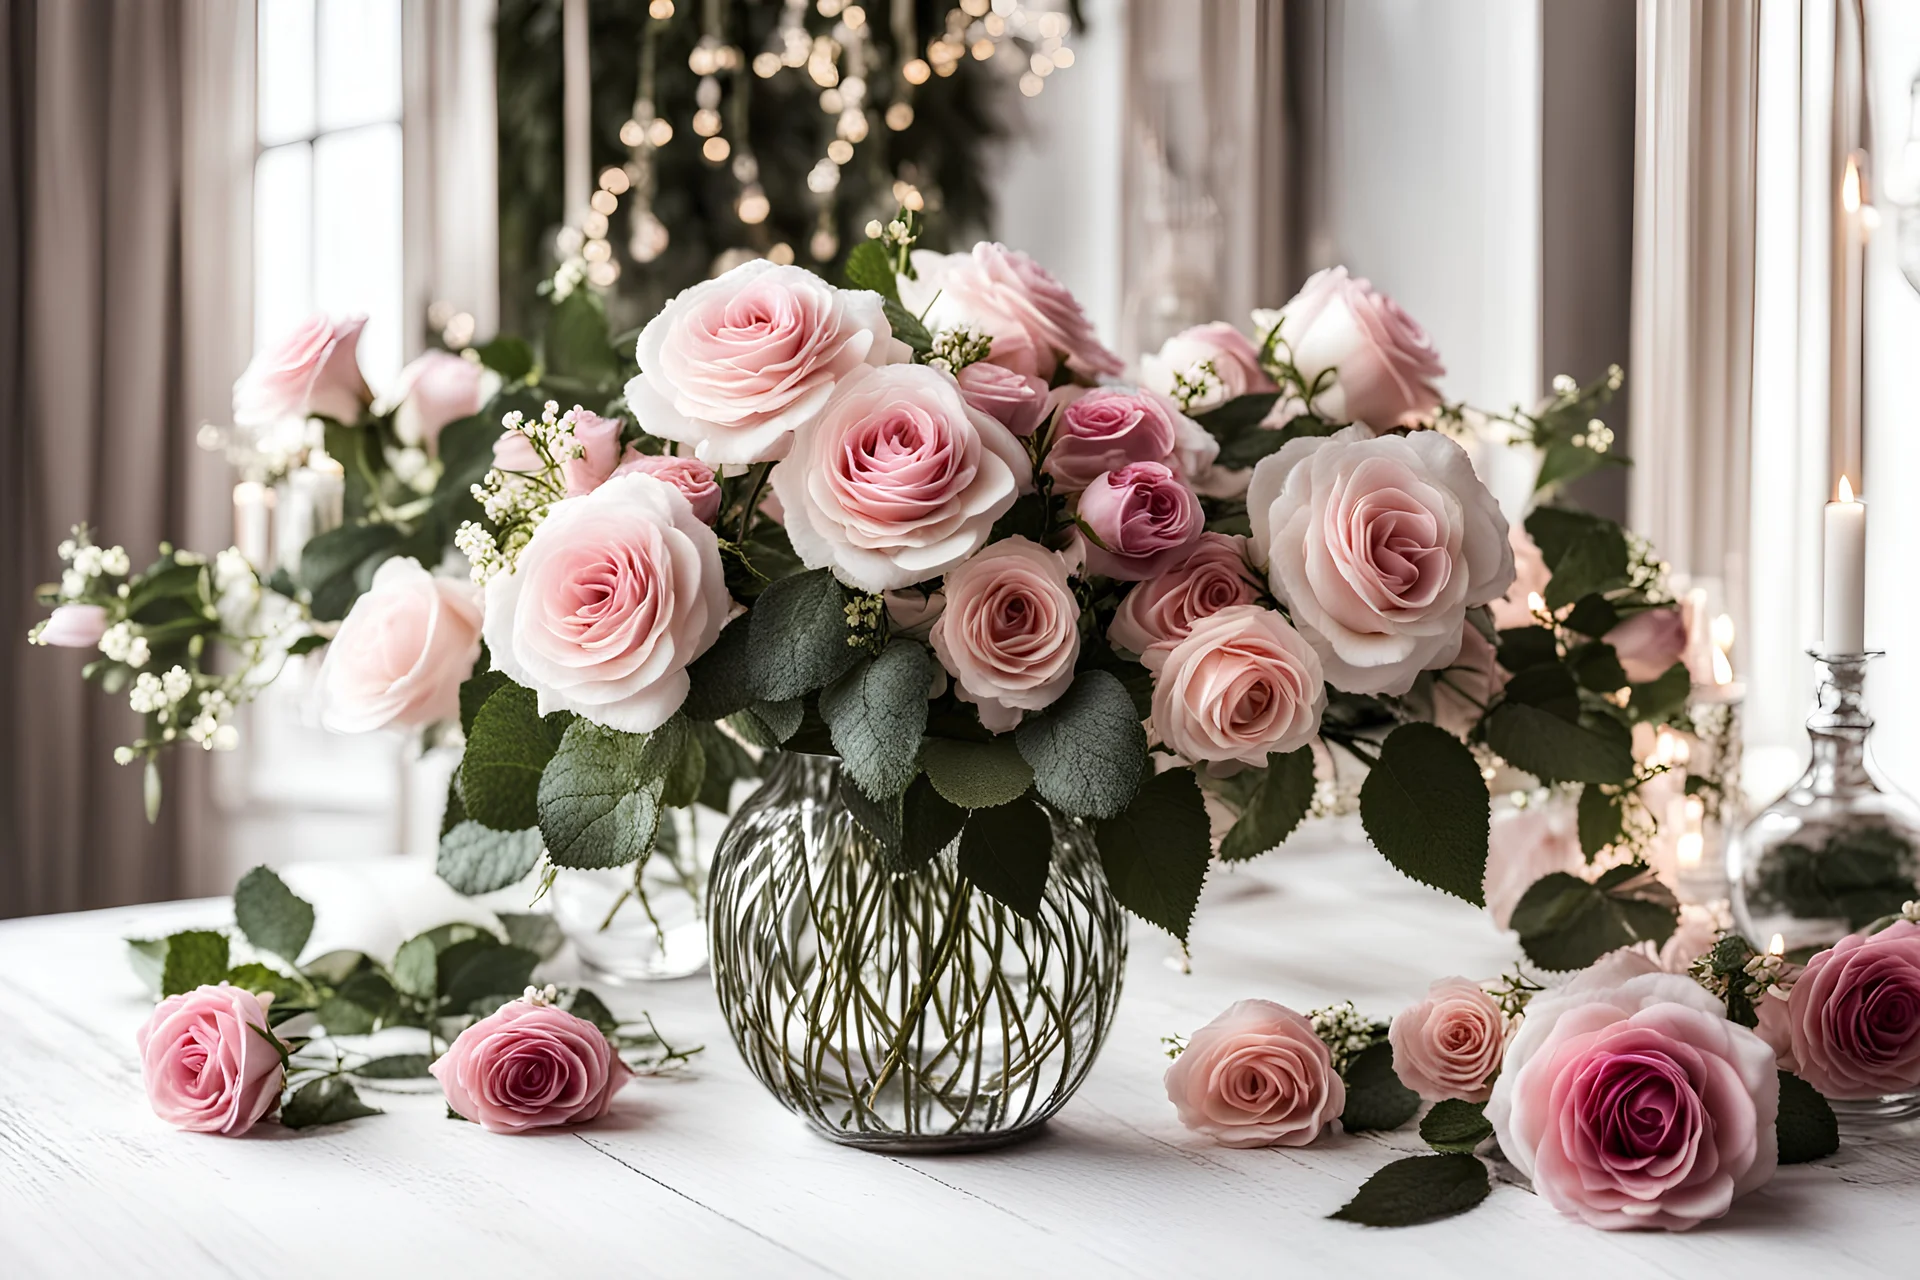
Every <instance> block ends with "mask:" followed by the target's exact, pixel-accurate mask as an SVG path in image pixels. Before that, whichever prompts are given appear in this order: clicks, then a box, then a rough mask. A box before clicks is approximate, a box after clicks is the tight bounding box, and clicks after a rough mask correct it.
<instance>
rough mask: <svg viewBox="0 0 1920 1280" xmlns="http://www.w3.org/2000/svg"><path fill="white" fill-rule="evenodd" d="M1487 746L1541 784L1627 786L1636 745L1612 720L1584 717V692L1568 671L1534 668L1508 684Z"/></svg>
mask: <svg viewBox="0 0 1920 1280" xmlns="http://www.w3.org/2000/svg"><path fill="white" fill-rule="evenodd" d="M1487 745H1488V746H1491V747H1492V748H1493V749H1494V750H1495V751H1497V752H1499V753H1500V755H1501V756H1502V757H1504V758H1505V759H1506V760H1507V762H1508V763H1509V764H1511V765H1513V766H1514V767H1515V768H1517V769H1524V770H1526V771H1527V772H1528V773H1531V774H1533V775H1534V776H1535V777H1537V778H1539V779H1540V780H1541V781H1542V782H1549V783H1552V782H1611V783H1619V782H1625V781H1626V780H1627V779H1628V778H1630V777H1632V776H1633V741H1632V734H1631V733H1630V732H1629V731H1628V729H1627V727H1626V726H1625V725H1623V724H1621V723H1620V722H1619V721H1617V720H1614V719H1612V718H1611V717H1609V716H1601V715H1590V716H1585V717H1583V716H1582V715H1581V711H1580V691H1579V689H1578V687H1577V686H1576V685H1575V684H1574V680H1573V675H1572V673H1571V672H1569V671H1568V670H1567V669H1566V668H1565V667H1560V666H1539V667H1529V668H1528V669H1527V670H1525V671H1521V672H1518V673H1517V674H1515V676H1514V677H1513V679H1511V680H1509V681H1508V682H1507V687H1506V689H1505V690H1504V692H1503V694H1502V697H1501V700H1500V704H1499V705H1498V706H1496V707H1495V708H1494V709H1493V711H1492V713H1491V714H1489V715H1488V717H1487Z"/></svg>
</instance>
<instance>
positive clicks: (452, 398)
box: [393, 351, 487, 453]
mask: <svg viewBox="0 0 1920 1280" xmlns="http://www.w3.org/2000/svg"><path fill="white" fill-rule="evenodd" d="M486 376H487V371H486V369H485V368H484V367H482V365H481V364H480V362H479V361H478V360H468V359H465V358H464V357H461V356H456V355H454V354H453V353H452V352H449V351H429V352H427V353H425V354H424V355H422V356H421V357H420V358H419V359H418V360H415V361H414V362H413V363H412V364H410V365H408V366H407V367H406V368H404V369H402V370H401V371H400V380H399V383H398V385H397V386H396V387H395V388H394V398H395V399H396V400H398V402H399V403H398V404H397V405H396V406H395V408H394V411H393V434H394V435H396V436H398V437H399V438H400V442H401V443H402V444H412V445H419V446H420V447H421V448H423V449H425V450H426V451H427V452H428V453H435V452H437V451H438V449H439V445H440V431H441V429H442V428H444V427H445V426H446V425H447V424H448V423H449V422H458V421H459V420H460V419H462V418H470V417H472V416H473V415H474V414H476V413H478V412H480V404H481V401H482V399H483V398H484V397H483V396H482V395H481V390H482V384H483V383H484V382H485V381H486Z"/></svg>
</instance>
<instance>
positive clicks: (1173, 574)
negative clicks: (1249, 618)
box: [1107, 533, 1266, 654]
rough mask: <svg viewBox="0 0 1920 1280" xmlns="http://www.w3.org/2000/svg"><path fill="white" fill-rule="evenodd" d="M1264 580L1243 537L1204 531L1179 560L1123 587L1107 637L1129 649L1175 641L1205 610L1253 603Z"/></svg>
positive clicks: (1142, 649) (1137, 651) (1210, 611)
mask: <svg viewBox="0 0 1920 1280" xmlns="http://www.w3.org/2000/svg"><path fill="white" fill-rule="evenodd" d="M1265 586H1266V584H1265V583H1264V582H1262V581H1261V580H1260V575H1259V573H1258V572H1256V571H1255V570H1254V568H1253V567H1252V566H1251V565H1250V564H1248V563H1247V540H1246V539H1245V538H1235V537H1230V536H1228V535H1227V534H1224V533H1203V534H1201V535H1200V538H1199V541H1197V542H1195V543H1194V544H1193V546H1192V547H1191V548H1189V549H1188V551H1187V553H1186V555H1185V556H1184V557H1182V558H1181V559H1180V560H1179V561H1178V562H1176V563H1175V564H1173V565H1172V566H1171V567H1169V568H1168V569H1167V570H1166V571H1165V572H1163V573H1160V574H1158V575H1156V576H1155V577H1152V578H1149V579H1148V580H1147V581H1145V582H1142V583H1141V584H1140V585H1139V586H1137V587H1135V588H1134V589H1133V590H1131V591H1129V592H1127V595H1126V599H1124V600H1122V601H1121V602H1120V608H1119V610H1118V611H1117V612H1116V613H1115V614H1114V615H1113V625H1112V626H1111V627H1109V628H1108V629H1107V638H1108V639H1109V640H1111V641H1112V642H1113V643H1114V644H1115V645H1117V646H1118V647H1120V648H1122V649H1125V650H1127V651H1128V652H1129V653H1133V654H1143V653H1145V652H1146V651H1147V650H1148V649H1149V648H1151V647H1153V646H1154V645H1170V644H1175V643H1177V642H1179V641H1180V640H1183V639H1185V638H1186V635H1187V632H1189V631H1191V630H1192V629H1193V624H1194V623H1196V622H1198V621H1199V620H1200V619H1202V618H1204V617H1207V616H1208V615H1209V614H1215V613H1218V612H1220V610H1222V609H1226V608H1229V607H1231V606H1233V605H1236V604H1253V603H1254V602H1255V601H1257V600H1259V598H1260V593H1261V591H1262V589H1263V588H1264V587H1265Z"/></svg>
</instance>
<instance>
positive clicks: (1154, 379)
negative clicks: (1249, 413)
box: [1140, 320, 1276, 413]
mask: <svg viewBox="0 0 1920 1280" xmlns="http://www.w3.org/2000/svg"><path fill="white" fill-rule="evenodd" d="M1179 378H1185V379H1186V380H1187V382H1188V383H1189V384H1190V385H1191V384H1195V383H1198V384H1200V385H1202V386H1204V387H1205V390H1203V391H1202V392H1201V393H1200V394H1199V395H1197V396H1195V397H1193V399H1192V400H1190V401H1188V402H1187V409H1188V411H1189V412H1192V413H1203V412H1205V411H1206V410H1208V409H1217V408H1219V407H1220V406H1221V405H1223V404H1225V403H1226V402H1227V401H1229V400H1234V399H1238V398H1239V397H1241V396H1245V395H1253V394H1255V393H1257V392H1262V391H1272V390H1275V389H1276V388H1275V385H1274V381H1273V379H1272V378H1271V377H1269V376H1267V371H1266V370H1265V369H1263V368H1261V367H1260V350H1259V348H1257V347H1255V346H1254V345H1253V343H1252V342H1250V341H1249V340H1248V339H1247V335H1246V334H1244V333H1241V332H1240V331H1239V330H1238V329H1236V328H1234V327H1233V326H1232V325H1230V324H1228V323H1227V322H1226V321H1224V320H1215V321H1214V322H1213V323H1211V324H1197V325H1195V326H1193V327H1192V328H1191V329H1185V330H1182V331H1181V332H1179V333H1176V334H1174V335H1173V336H1172V337H1171V338H1168V339H1167V340H1166V341H1165V342H1163V343H1161V344H1160V350H1159V351H1157V352H1155V353H1154V354H1152V355H1150V356H1143V357H1141V359H1140V381H1141V383H1142V384H1143V385H1145V386H1147V387H1150V388H1152V389H1153V390H1155V391H1158V392H1159V393H1160V394H1161V395H1163V396H1172V395H1173V394H1174V391H1175V384H1176V381H1177V380H1178V379H1179Z"/></svg>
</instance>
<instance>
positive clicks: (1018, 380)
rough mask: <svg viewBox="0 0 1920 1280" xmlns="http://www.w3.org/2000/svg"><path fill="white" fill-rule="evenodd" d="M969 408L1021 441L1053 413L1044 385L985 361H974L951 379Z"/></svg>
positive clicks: (1041, 381) (1025, 375) (1037, 428)
mask: <svg viewBox="0 0 1920 1280" xmlns="http://www.w3.org/2000/svg"><path fill="white" fill-rule="evenodd" d="M954 378H955V380H956V381H958V382H959V384H960V394H961V395H962V396H964V397H965V398H966V401H967V403H968V404H969V405H971V406H972V407H974V408H975V409H978V410H979V411H980V412H982V413H984V414H986V415H987V416H988V417H989V418H992V419H993V420H994V421H996V422H998V423H999V424H1000V425H1001V426H1003V427H1005V428H1006V429H1007V430H1009V431H1011V432H1013V434H1015V435H1017V436H1019V437H1021V438H1022V439H1025V438H1026V437H1028V436H1030V435H1032V434H1033V433H1034V432H1035V431H1037V430H1039V429H1040V424H1041V423H1043V422H1045V421H1046V420H1047V414H1048V413H1050V412H1052V410H1053V401H1052V400H1051V399H1050V398H1049V397H1048V395H1047V384H1046V382H1045V381H1043V380H1042V379H1039V378H1035V377H1032V376H1030V375H1028V374H1024V373H1016V372H1014V371H1013V370H1012V369H1009V368H1007V367H1006V366H1005V365H999V364H994V363H992V362H991V361H988V360H979V361H975V362H974V363H973V364H970V365H968V366H967V367H966V368H964V369H962V370H961V371H960V372H959V373H957V374H955V375H954Z"/></svg>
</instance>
